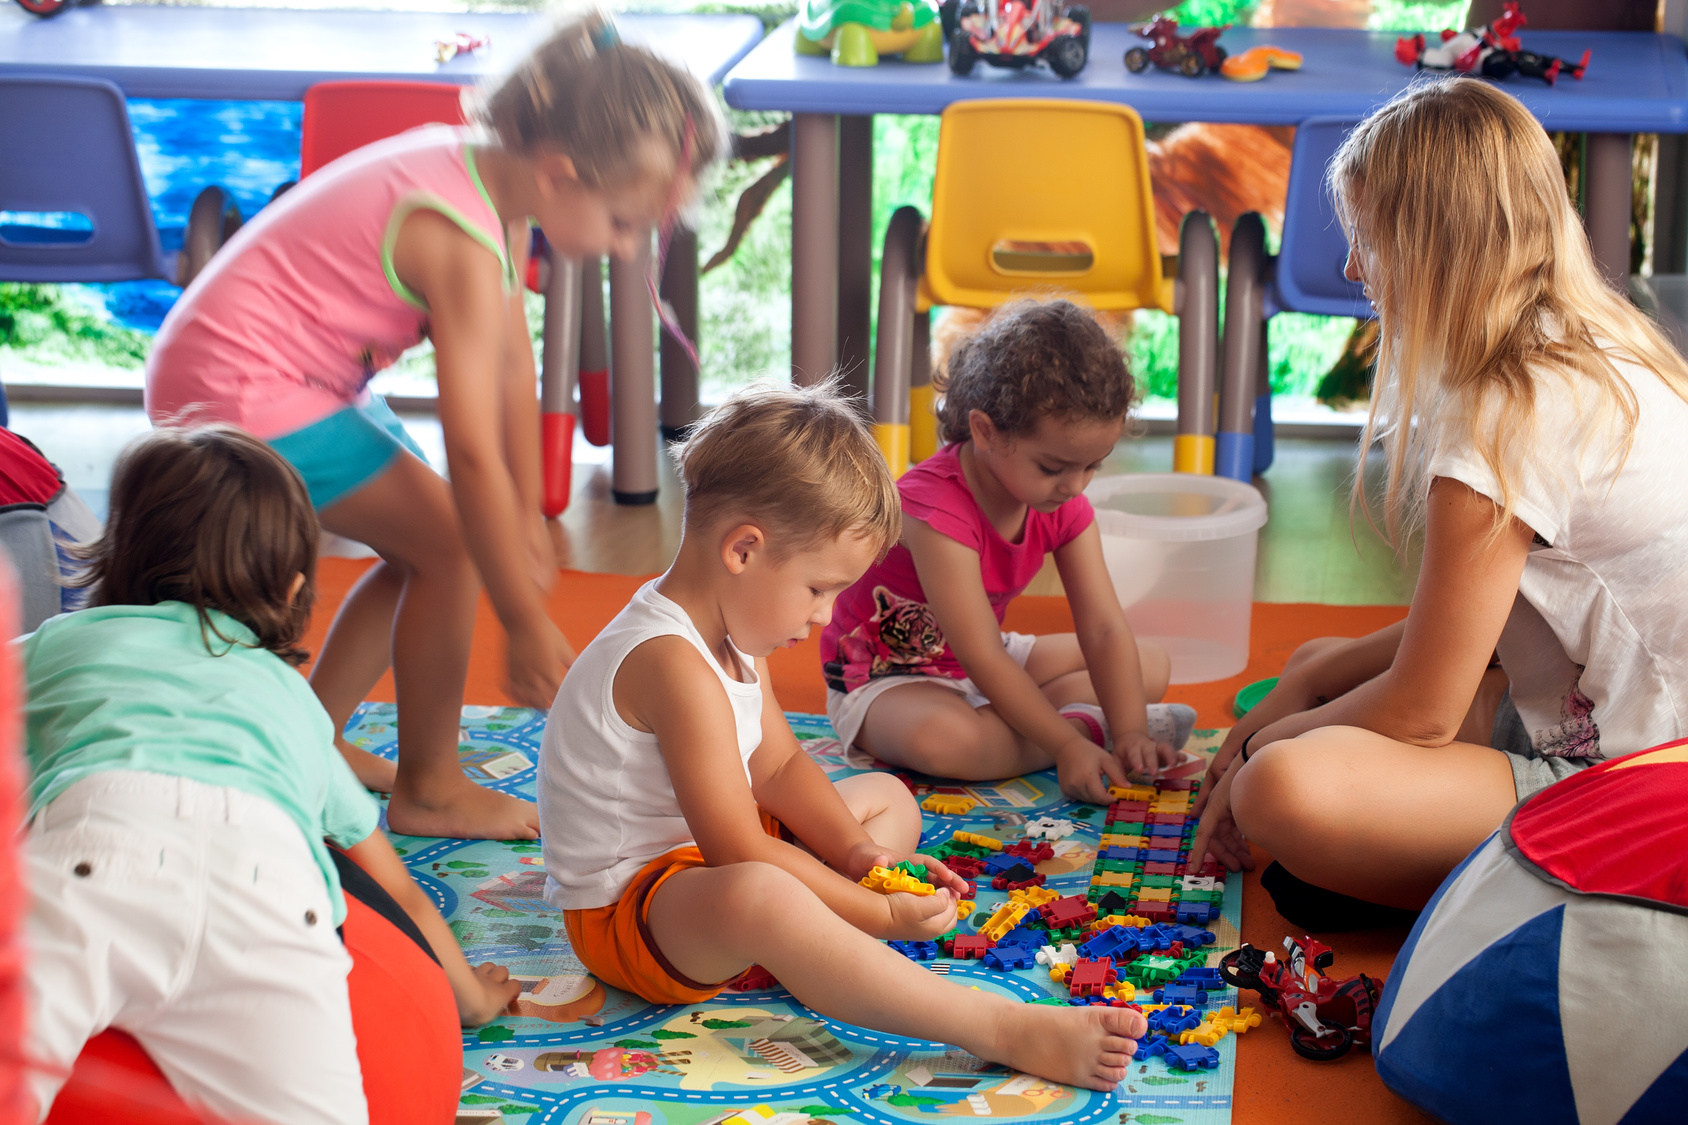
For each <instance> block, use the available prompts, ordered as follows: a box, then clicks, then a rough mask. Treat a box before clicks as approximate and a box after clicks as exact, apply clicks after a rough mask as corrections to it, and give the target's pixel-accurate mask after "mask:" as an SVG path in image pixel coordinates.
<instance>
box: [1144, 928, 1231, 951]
mask: <svg viewBox="0 0 1688 1125" xmlns="http://www.w3.org/2000/svg"><path fill="white" fill-rule="evenodd" d="M1157 928H1158V929H1161V930H1164V931H1169V932H1171V933H1173V934H1174V937H1173V940H1174V941H1181V942H1183V943H1184V948H1185V949H1200V948H1201V947H1202V946H1204V945H1212V944H1213V943H1214V942H1215V941H1216V940H1217V939H1216V938H1215V937H1214V936H1213V931H1212V930H1202V929H1197V928H1196V927H1195V926H1169V925H1166V924H1164V923H1163V924H1161V925H1160V926H1159V927H1157Z"/></svg>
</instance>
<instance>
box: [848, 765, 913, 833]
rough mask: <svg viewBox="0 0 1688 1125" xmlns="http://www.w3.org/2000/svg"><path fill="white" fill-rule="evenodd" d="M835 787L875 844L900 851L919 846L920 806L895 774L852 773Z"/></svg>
mask: <svg viewBox="0 0 1688 1125" xmlns="http://www.w3.org/2000/svg"><path fill="white" fill-rule="evenodd" d="M833 788H834V789H837V790H838V795H839V796H840V797H842V798H843V799H844V805H845V807H846V808H848V809H849V810H850V814H851V815H852V816H854V817H855V818H856V819H857V820H858V821H860V822H861V825H862V827H863V828H864V829H866V830H867V834H868V835H869V836H870V837H872V838H873V842H874V843H876V844H879V845H881V846H883V847H885V848H889V849H890V850H892V851H898V852H912V851H914V850H915V849H916V848H918V847H919V846H920V806H919V805H917V804H915V803H914V798H913V796H911V795H910V794H909V791H908V786H906V785H904V784H903V783H902V782H900V781H898V780H897V779H896V778H895V777H892V776H891V775H890V774H888V773H877V772H876V773H858V774H852V775H851V776H849V777H846V778H844V779H842V780H841V781H837V782H835V783H834V784H833Z"/></svg>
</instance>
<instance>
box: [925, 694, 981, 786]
mask: <svg viewBox="0 0 1688 1125" xmlns="http://www.w3.org/2000/svg"><path fill="white" fill-rule="evenodd" d="M979 725H980V724H979V718H978V716H977V715H976V714H973V713H972V712H967V713H962V712H961V711H960V710H959V709H950V708H945V709H944V710H942V711H934V712H932V713H931V714H929V715H927V716H925V717H924V718H922V719H920V720H919V721H918V722H916V723H915V724H914V725H913V726H912V727H911V728H910V729H909V732H908V748H909V756H910V757H911V758H914V759H915V760H917V761H918V762H919V763H920V767H921V768H922V769H924V770H925V771H926V772H927V773H931V774H935V775H937V776H940V777H961V776H964V775H963V774H961V773H959V772H957V771H958V770H961V769H965V768H966V763H967V762H969V761H970V760H971V759H973V758H974V757H976V756H977V753H978V749H979V734H980V732H979Z"/></svg>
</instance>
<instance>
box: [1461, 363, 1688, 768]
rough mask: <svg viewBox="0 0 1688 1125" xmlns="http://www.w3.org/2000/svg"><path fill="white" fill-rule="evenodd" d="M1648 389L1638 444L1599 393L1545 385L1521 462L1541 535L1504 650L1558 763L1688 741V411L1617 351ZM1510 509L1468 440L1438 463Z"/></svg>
mask: <svg viewBox="0 0 1688 1125" xmlns="http://www.w3.org/2000/svg"><path fill="white" fill-rule="evenodd" d="M1607 358H1608V359H1610V360H1611V361H1612V363H1613V364H1614V366H1615V367H1616V368H1617V370H1618V373H1619V374H1620V375H1621V376H1622V377H1623V379H1624V380H1625V381H1626V382H1627V383H1628V384H1629V386H1630V387H1631V388H1632V389H1633V390H1634V392H1635V398H1636V404H1637V406H1638V408H1639V413H1638V417H1637V420H1636V425H1635V430H1634V435H1633V436H1634V443H1633V444H1632V445H1631V447H1630V449H1629V453H1628V456H1627V458H1625V457H1624V456H1623V455H1622V452H1621V442H1622V438H1623V436H1624V434H1623V418H1622V415H1621V414H1618V413H1617V412H1616V410H1615V409H1612V410H1608V411H1605V412H1604V413H1605V414H1606V420H1604V421H1603V420H1602V418H1601V415H1602V409H1601V405H1600V404H1601V402H1602V398H1603V395H1602V394H1601V392H1600V391H1599V390H1598V388H1596V387H1593V386H1590V385H1587V384H1586V383H1585V384H1582V385H1580V386H1579V385H1576V384H1573V383H1572V382H1570V381H1568V380H1567V379H1565V378H1563V377H1560V376H1557V375H1543V376H1541V377H1540V378H1538V379H1537V381H1536V407H1535V410H1536V416H1535V427H1534V439H1533V440H1532V441H1529V442H1527V443H1526V442H1518V443H1515V445H1516V446H1517V448H1515V449H1514V450H1513V451H1512V452H1511V453H1510V454H1509V462H1508V463H1509V466H1510V469H1509V473H1508V475H1509V477H1510V479H1511V481H1512V485H1513V489H1514V495H1515V508H1514V511H1515V513H1516V515H1517V517H1518V518H1519V519H1521V520H1522V521H1524V523H1526V524H1528V525H1529V526H1530V528H1531V529H1532V530H1533V531H1534V532H1535V533H1536V539H1537V541H1536V542H1535V544H1534V545H1533V546H1532V547H1531V549H1530V556H1529V561H1528V562H1527V563H1526V564H1525V566H1524V574H1523V577H1522V578H1521V579H1520V580H1519V583H1518V596H1517V599H1516V601H1515V602H1514V603H1513V607H1512V614H1511V616H1510V617H1509V618H1508V619H1507V622H1506V626H1505V628H1504V630H1503V631H1502V633H1501V638H1500V644H1499V646H1498V652H1499V654H1500V661H1501V665H1502V666H1503V667H1504V668H1505V670H1506V673H1507V676H1508V677H1509V678H1510V679H1511V681H1512V700H1513V702H1514V703H1515V704H1516V705H1517V707H1518V713H1519V715H1520V717H1522V719H1523V721H1524V728H1525V729H1526V730H1527V731H1528V732H1529V734H1530V740H1531V742H1532V743H1533V744H1534V745H1535V748H1536V750H1537V751H1538V752H1539V753H1541V754H1542V755H1544V756H1559V757H1566V758H1615V757H1618V756H1620V755H1623V754H1627V753H1630V752H1631V751H1635V750H1644V749H1646V748H1648V747H1650V746H1655V745H1658V744H1659V743H1661V742H1667V741H1670V740H1672V739H1676V738H1681V737H1683V736H1684V735H1688V403H1685V402H1683V400H1682V399H1681V398H1679V397H1678V396H1677V395H1676V394H1675V392H1673V391H1672V390H1671V389H1670V388H1669V387H1668V386H1666V385H1665V383H1664V382H1663V381H1662V380H1660V379H1659V378H1658V376H1656V375H1655V374H1653V373H1652V372H1651V371H1649V370H1648V369H1646V368H1643V367H1641V366H1639V365H1637V364H1636V363H1634V362H1633V361H1630V360H1629V359H1628V358H1627V357H1625V356H1623V355H1621V354H1618V353H1614V352H1612V351H1608V352H1607ZM1429 469H1430V474H1431V476H1433V477H1451V478H1453V479H1455V480H1458V481H1461V482H1463V483H1465V484H1466V485H1469V486H1470V487H1471V488H1472V489H1473V490H1474V491H1476V492H1479V493H1482V494H1483V495H1484V496H1487V497H1489V498H1490V499H1492V500H1496V501H1497V502H1498V501H1499V498H1500V489H1499V486H1498V484H1497V483H1496V480H1495V477H1494V474H1493V473H1492V472H1491V471H1490V469H1489V467H1488V465H1487V464H1486V463H1485V462H1484V461H1483V459H1482V456H1481V454H1479V453H1478V452H1477V451H1476V449H1475V448H1473V447H1471V446H1470V444H1469V442H1468V441H1467V440H1466V439H1465V438H1464V437H1463V436H1459V437H1457V438H1455V439H1454V441H1453V443H1451V444H1447V445H1444V446H1443V448H1441V449H1440V450H1438V451H1437V452H1436V453H1435V454H1434V455H1433V456H1432V458H1431V461H1430V465H1429Z"/></svg>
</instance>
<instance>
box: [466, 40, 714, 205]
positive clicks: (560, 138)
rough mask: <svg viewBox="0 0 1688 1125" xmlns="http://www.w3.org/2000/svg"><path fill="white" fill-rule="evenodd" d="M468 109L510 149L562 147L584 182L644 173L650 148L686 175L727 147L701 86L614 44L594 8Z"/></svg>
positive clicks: (611, 182)
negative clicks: (653, 148) (654, 148)
mask: <svg viewBox="0 0 1688 1125" xmlns="http://www.w3.org/2000/svg"><path fill="white" fill-rule="evenodd" d="M470 113H471V115H472V117H473V118H474V119H475V120H478V121H479V122H480V123H481V124H482V125H484V126H485V127H487V128H488V129H490V130H491V131H492V132H493V134H494V135H496V136H497V138H498V142H499V144H501V145H503V146H504V147H505V148H507V149H510V150H512V151H514V152H519V153H523V154H532V153H535V152H538V151H542V150H546V149H552V150H556V151H560V152H562V153H564V154H566V155H567V156H568V157H569V159H570V160H572V161H574V166H575V171H576V173H577V174H578V175H579V176H580V179H581V182H583V183H585V184H586V185H587V186H589V187H594V188H614V187H619V186H622V185H625V184H628V183H631V182H634V181H636V180H637V179H638V178H639V177H640V176H642V175H645V174H648V173H649V172H651V171H652V169H651V168H650V167H649V164H650V156H651V146H652V145H655V146H656V147H657V149H658V150H660V151H661V152H663V153H664V154H666V156H667V157H668V158H669V161H670V162H671V163H670V165H669V167H672V169H673V170H674V171H675V172H683V173H685V174H686V175H688V176H690V177H691V178H692V179H694V180H695V179H696V178H697V177H698V176H700V175H701V174H702V172H703V171H704V170H705V169H706V168H708V167H709V166H710V165H711V164H713V163H714V162H715V161H717V160H719V159H720V158H721V157H722V156H723V155H724V154H725V152H726V147H727V126H726V122H725V119H724V118H723V117H722V115H721V111H720V108H719V107H718V106H717V105H716V104H715V99H714V97H713V96H711V94H710V93H709V91H708V90H706V89H704V87H703V84H702V83H700V82H699V81H698V80H697V79H696V78H695V77H693V76H692V74H691V73H690V72H688V71H686V70H685V69H683V68H681V67H678V66H675V65H674V64H672V63H669V62H667V61H665V60H663V59H660V58H658V57H657V56H656V55H654V54H652V53H651V52H650V51H647V50H645V49H644V48H643V47H633V46H629V45H627V44H625V43H623V42H621V38H620V36H619V34H618V33H617V32H616V29H615V23H614V22H613V21H612V20H611V19H610V17H609V15H608V14H607V13H605V12H603V11H599V10H596V9H593V10H589V11H587V12H586V13H585V14H583V15H580V16H577V17H575V18H574V19H572V20H570V21H569V22H567V23H564V24H563V25H561V26H560V27H558V28H557V30H556V31H555V32H553V33H552V34H551V36H550V37H549V38H548V39H546V40H545V42H543V43H541V44H540V45H539V46H537V47H535V48H534V49H533V52H532V53H531V54H529V55H528V57H527V58H526V59H524V60H523V61H522V62H521V64H520V65H518V66H517V67H516V69H515V70H514V71H513V72H511V73H510V74H509V75H507V76H505V77H504V78H503V79H502V80H501V81H499V82H498V83H497V84H496V85H494V86H493V87H491V88H490V89H489V90H487V91H484V92H483V93H482V94H481V95H479V96H478V97H477V98H475V99H474V100H473V104H472V105H471V107H470ZM669 167H664V168H663V169H662V171H663V172H664V173H665V174H666V173H667V172H668V170H669Z"/></svg>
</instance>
